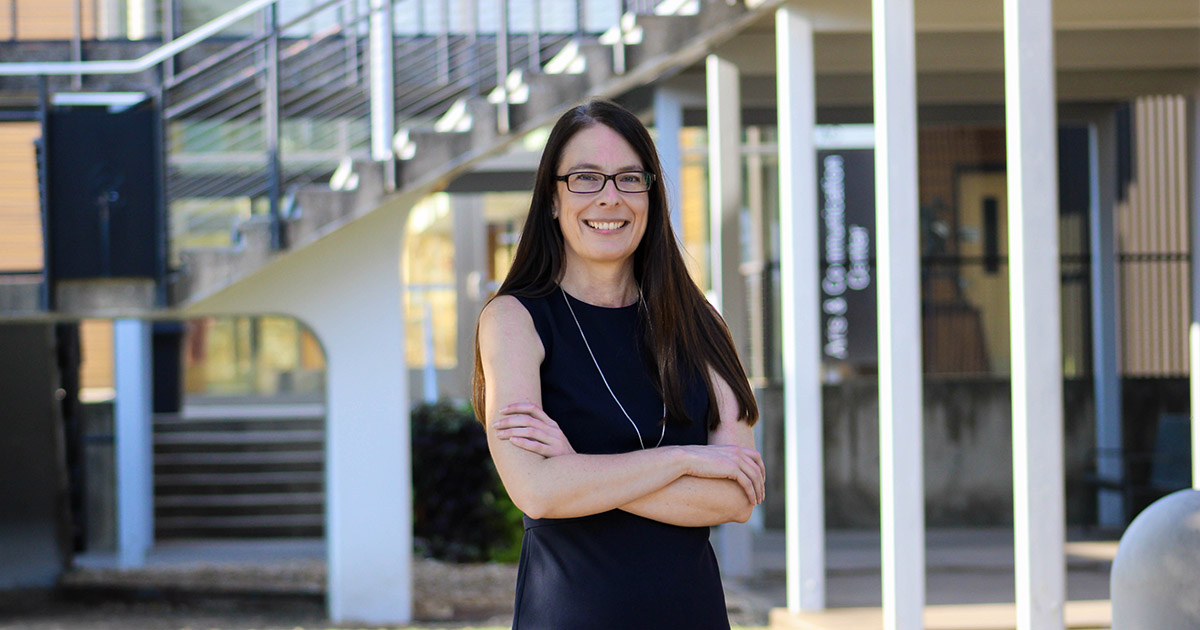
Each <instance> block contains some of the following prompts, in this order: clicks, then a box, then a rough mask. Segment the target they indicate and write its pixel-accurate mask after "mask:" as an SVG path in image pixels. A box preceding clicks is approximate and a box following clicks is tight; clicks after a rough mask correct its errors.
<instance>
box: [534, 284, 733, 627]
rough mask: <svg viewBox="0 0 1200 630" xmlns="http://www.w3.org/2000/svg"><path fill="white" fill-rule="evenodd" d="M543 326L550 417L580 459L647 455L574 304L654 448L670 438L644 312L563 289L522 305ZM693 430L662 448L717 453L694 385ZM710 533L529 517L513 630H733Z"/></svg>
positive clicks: (603, 516)
mask: <svg viewBox="0 0 1200 630" xmlns="http://www.w3.org/2000/svg"><path fill="white" fill-rule="evenodd" d="M518 299H519V300H520V301H521V303H522V304H523V305H524V306H525V308H526V309H527V310H528V311H529V313H530V315H532V317H533V323H534V326H535V327H536V328H537V332H538V335H539V336H540V337H541V339H542V345H543V346H544V347H545V350H546V357H545V359H544V360H543V362H542V367H541V378H542V408H543V409H545V411H546V413H547V414H548V415H549V416H550V417H551V418H553V419H554V420H555V421H556V422H558V424H559V426H560V427H561V428H562V431H563V433H564V434H565V435H566V436H567V439H568V440H569V441H570V442H571V446H572V447H573V448H574V449H575V451H576V452H578V453H589V454H611V453H624V452H629V451H634V450H637V449H639V448H641V444H639V442H638V434H637V432H635V431H634V428H633V425H631V424H630V423H629V420H628V419H626V417H625V415H624V414H623V413H621V409H620V408H619V407H618V406H617V404H616V402H614V401H613V397H612V395H611V394H609V392H608V389H607V388H606V387H605V385H604V381H603V380H602V379H601V378H600V374H599V372H598V371H597V370H596V364H595V363H593V361H592V357H591V355H590V354H589V353H588V349H587V346H585V344H584V340H583V337H582V336H581V335H580V330H579V327H577V326H576V323H575V319H573V318H572V316H571V311H570V310H568V307H567V302H566V300H570V301H571V302H570V304H571V308H572V309H574V313H575V316H577V317H578V319H579V326H580V327H582V328H583V332H584V334H586V335H587V342H588V343H589V344H590V345H591V349H592V352H593V353H595V357H596V361H597V362H599V364H600V367H601V368H602V369H603V371H604V375H605V377H607V379H608V383H609V385H611V386H612V389H613V392H614V393H615V394H616V396H617V398H618V399H619V400H620V401H621V404H622V405H624V406H625V409H626V411H628V412H629V415H630V417H632V419H633V420H634V422H636V423H637V426H638V429H640V431H641V435H642V439H643V440H644V441H645V443H646V447H647V448H653V447H654V446H655V445H656V444H657V443H658V440H659V436H660V435H662V433H661V431H662V429H661V425H660V423H659V421H660V420H661V418H662V412H663V408H662V399H661V397H659V395H658V394H657V392H656V391H655V389H654V385H653V383H652V381H651V379H650V376H649V371H648V369H647V367H646V365H645V363H644V361H643V360H642V358H641V353H640V351H639V346H640V343H641V342H640V339H641V336H640V334H639V329H638V306H637V305H636V304H635V305H632V306H628V307H622V308H605V307H599V306H592V305H590V304H587V303H585V302H581V301H579V300H576V299H575V298H573V297H570V296H568V295H567V294H566V293H564V292H563V291H562V290H561V289H556V290H555V291H554V292H553V293H551V294H550V295H549V296H547V297H544V298H524V297H519V298H518ZM687 391H688V394H687V397H686V401H685V402H686V407H687V409H688V412H689V415H690V417H691V418H692V423H691V425H689V426H688V427H687V428H680V427H677V426H670V427H667V430H666V434H665V435H664V436H663V440H662V444H663V445H664V446H666V445H680V444H707V443H708V431H707V429H706V428H705V423H704V418H705V414H706V413H707V409H708V398H707V394H706V392H705V390H704V388H703V385H702V383H701V382H700V380H699V378H695V377H693V378H692V379H691V381H690V382H689V383H688V390H687ZM708 532H709V529H708V528H707V527H678V526H675V525H668V524H665V523H660V522H658V521H653V520H650V519H647V518H643V517H640V516H636V515H633V514H630V513H628V512H624V511H621V510H612V511H610V512H603V513H600V514H594V515H591V516H585V517H580V518H565V519H551V518H544V519H531V518H529V517H525V537H524V540H523V541H522V545H521V562H520V567H519V569H518V574H517V593H516V605H515V610H514V614H513V628H514V629H517V630H639V629H646V630H673V629H676V628H678V629H680V630H683V629H687V630H709V629H715V630H727V629H728V628H729V618H728V614H727V613H726V610H725V595H724V592H723V590H722V588H721V576H720V573H719V571H718V569H717V561H716V557H715V556H714V554H713V550H712V546H711V545H710V544H709V541H708Z"/></svg>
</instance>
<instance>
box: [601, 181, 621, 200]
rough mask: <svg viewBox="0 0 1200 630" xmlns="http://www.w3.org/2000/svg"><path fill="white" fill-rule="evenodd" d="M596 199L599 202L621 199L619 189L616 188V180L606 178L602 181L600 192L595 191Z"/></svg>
mask: <svg viewBox="0 0 1200 630" xmlns="http://www.w3.org/2000/svg"><path fill="white" fill-rule="evenodd" d="M596 197H597V199H596V201H598V202H600V203H617V202H618V201H620V199H621V191H619V190H617V182H616V180H612V179H610V180H608V181H606V182H604V187H603V188H601V189H600V192H598V193H596Z"/></svg>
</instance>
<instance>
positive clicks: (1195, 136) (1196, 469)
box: [1187, 86, 1200, 490]
mask: <svg viewBox="0 0 1200 630" xmlns="http://www.w3.org/2000/svg"><path fill="white" fill-rule="evenodd" d="M1187 136H1188V142H1189V143H1191V147H1190V148H1191V150H1190V151H1189V152H1188V158H1189V161H1190V164H1189V166H1188V175H1189V176H1188V181H1189V182H1191V190H1190V191H1189V192H1190V193H1191V199H1190V201H1191V203H1192V207H1191V212H1189V213H1188V218H1189V219H1190V221H1191V229H1192V241H1191V254H1192V264H1191V269H1190V270H1189V271H1191V274H1192V321H1191V325H1190V327H1189V335H1188V336H1189V344H1188V345H1189V346H1190V353H1189V357H1188V361H1189V364H1188V369H1189V378H1190V381H1189V384H1190V385H1191V394H1192V409H1191V410H1192V487H1193V488H1195V489H1196V490H1200V180H1198V178H1200V86H1198V87H1197V89H1196V91H1195V92H1193V93H1192V96H1191V98H1190V99H1188V134H1187Z"/></svg>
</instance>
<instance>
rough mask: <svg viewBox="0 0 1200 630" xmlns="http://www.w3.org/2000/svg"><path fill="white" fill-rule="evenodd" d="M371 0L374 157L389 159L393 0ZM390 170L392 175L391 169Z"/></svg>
mask: <svg viewBox="0 0 1200 630" xmlns="http://www.w3.org/2000/svg"><path fill="white" fill-rule="evenodd" d="M370 1H371V16H370V24H371V42H370V46H371V159H373V160H377V161H388V162H390V161H391V160H392V159H393V158H392V136H394V135H395V134H396V103H395V87H394V82H395V77H394V73H393V71H392V65H393V48H394V46H395V38H394V37H393V35H392V29H393V25H392V0H370ZM387 171H388V173H389V174H391V169H390V168H389V169H387Z"/></svg>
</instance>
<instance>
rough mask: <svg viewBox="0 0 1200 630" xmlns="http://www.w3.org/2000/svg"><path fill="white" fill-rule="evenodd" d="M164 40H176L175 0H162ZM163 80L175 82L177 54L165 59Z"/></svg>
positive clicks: (170, 82) (169, 41)
mask: <svg viewBox="0 0 1200 630" xmlns="http://www.w3.org/2000/svg"><path fill="white" fill-rule="evenodd" d="M162 40H163V43H164V44H170V43H171V42H173V41H175V0H163V1H162ZM163 82H164V83H165V84H166V85H171V84H172V83H174V82H175V55H171V56H170V57H167V58H166V59H164V60H163Z"/></svg>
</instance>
